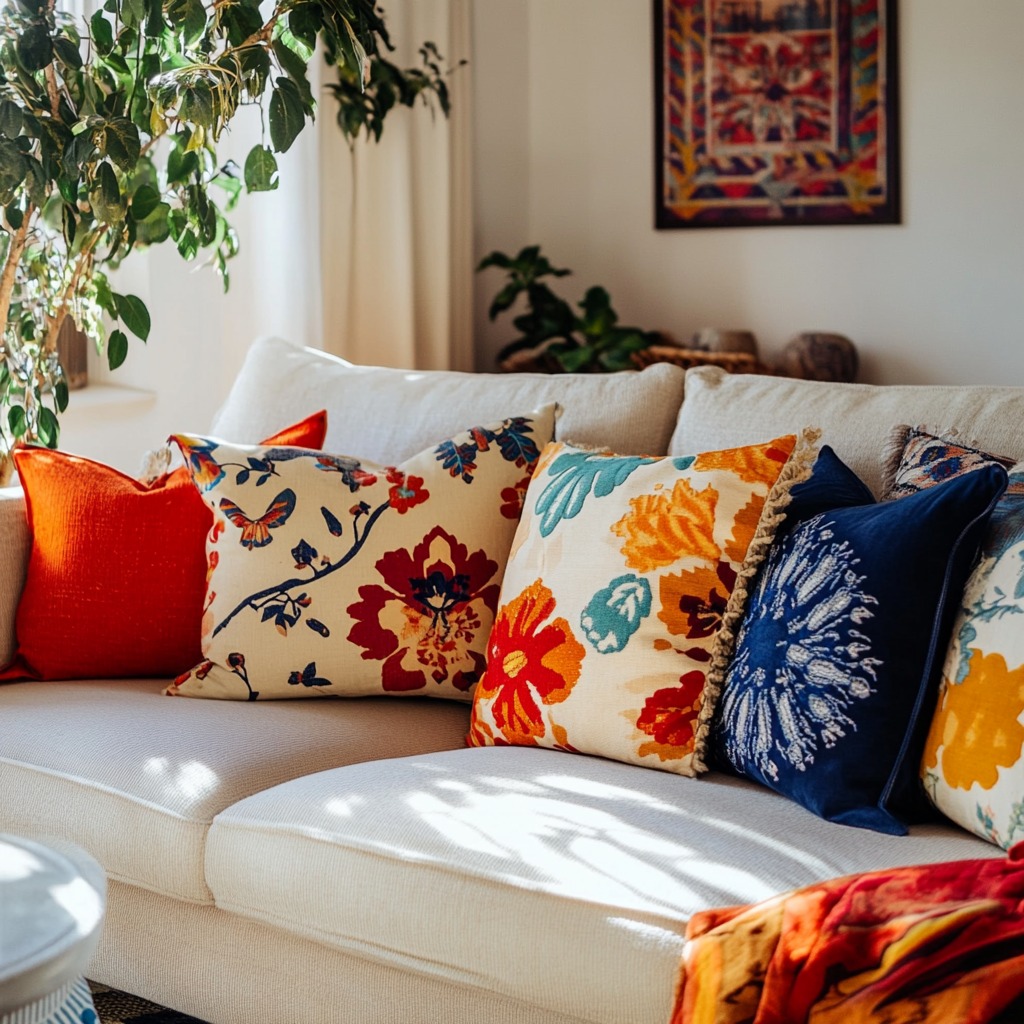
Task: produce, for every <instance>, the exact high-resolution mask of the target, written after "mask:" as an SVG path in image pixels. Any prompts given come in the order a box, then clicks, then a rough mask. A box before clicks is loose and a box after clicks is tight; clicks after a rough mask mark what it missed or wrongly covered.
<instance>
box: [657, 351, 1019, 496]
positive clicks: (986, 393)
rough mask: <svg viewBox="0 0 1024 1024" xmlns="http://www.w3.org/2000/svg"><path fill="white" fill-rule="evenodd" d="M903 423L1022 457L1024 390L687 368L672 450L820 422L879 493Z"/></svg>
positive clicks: (699, 448)
mask: <svg viewBox="0 0 1024 1024" xmlns="http://www.w3.org/2000/svg"><path fill="white" fill-rule="evenodd" d="M901 423H909V424H913V425H915V426H916V425H917V424H922V425H924V426H926V427H931V428H933V429H934V430H938V431H944V430H947V429H949V428H955V429H956V430H957V431H958V433H959V436H960V437H962V438H963V439H964V441H965V442H966V443H969V444H974V445H977V446H978V447H979V448H983V449H984V450H985V451H989V452H995V453H997V454H999V455H1006V456H1009V457H1010V458H1013V459H1024V429H1022V426H1024V388H1015V387H989V386H982V385H967V386H963V387H950V386H925V385H903V384H890V385H885V386H879V385H872V384H835V383H829V382H822V381H810V380H790V379H788V378H784V377H769V376H757V375H753V374H742V375H740V374H734V375H730V374H727V373H725V372H723V371H722V370H720V369H718V368H717V367H699V368H697V369H693V370H690V371H688V372H687V375H686V400H685V402H684V403H683V407H682V410H681V412H680V414H679V422H678V423H677V424H676V429H675V433H674V434H673V435H672V441H671V444H670V448H669V451H670V454H672V455H692V454H694V453H695V452H703V451H710V450H712V449H717V448H733V447H738V446H740V445H747V444H756V443H758V442H760V441H764V440H766V439H768V438H771V437H777V436H779V435H780V434H786V433H793V432H794V431H798V430H800V429H801V428H803V427H805V426H814V427H820V428H821V431H822V435H821V441H822V443H823V444H828V445H831V446H832V448H833V449H834V450H835V452H836V454H837V455H838V456H839V457H840V458H841V459H842V460H843V462H845V463H846V464H847V465H848V466H849V467H850V468H851V469H852V470H853V471H854V472H855V473H856V474H857V475H858V476H859V477H860V478H861V479H862V480H863V481H864V482H865V483H866V484H867V485H868V486H869V487H870V488H871V490H872V491H873V492H874V494H875V495H876V496H877V495H878V494H879V493H880V491H881V483H882V470H881V463H882V452H883V450H884V449H885V447H886V442H887V440H888V437H889V433H890V431H891V430H892V428H893V427H894V426H896V425H898V424H901Z"/></svg>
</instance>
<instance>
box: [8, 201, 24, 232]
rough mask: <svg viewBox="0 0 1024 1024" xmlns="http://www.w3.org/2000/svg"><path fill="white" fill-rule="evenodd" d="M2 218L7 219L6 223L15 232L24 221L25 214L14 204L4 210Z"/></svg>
mask: <svg viewBox="0 0 1024 1024" xmlns="http://www.w3.org/2000/svg"><path fill="white" fill-rule="evenodd" d="M4 216H5V217H6V218H7V223H8V224H10V225H11V227H12V228H14V230H15V231H17V230H18V228H20V227H21V225H22V222H23V221H24V220H25V213H24V211H23V210H22V209H21V207H20V206H18V205H17V204H16V203H10V204H9V205H8V206H6V207H5V208H4Z"/></svg>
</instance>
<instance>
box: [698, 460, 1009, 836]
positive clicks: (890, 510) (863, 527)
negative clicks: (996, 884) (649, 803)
mask: <svg viewBox="0 0 1024 1024" xmlns="http://www.w3.org/2000/svg"><path fill="white" fill-rule="evenodd" d="M1005 487H1006V471H1005V470H1004V469H1002V467H1000V466H986V467H983V468H981V469H979V470H978V471H977V472H974V473H970V474H968V475H966V476H964V477H962V478H960V479H956V480H951V481H949V482H947V483H944V484H942V485H940V486H937V487H933V488H931V489H929V490H925V491H921V492H920V493H918V494H915V495H912V496H910V497H908V498H904V499H903V500H902V501H897V502H885V503H882V504H876V503H875V501H874V498H873V497H872V495H871V493H870V491H869V490H868V489H867V487H866V486H865V485H864V484H862V483H861V482H860V480H859V479H858V478H857V477H856V476H855V475H854V473H853V472H852V471H851V470H849V469H848V468H847V467H846V466H845V465H844V464H843V463H842V462H841V461H840V460H839V458H838V457H837V456H836V455H835V454H834V453H833V452H832V450H831V449H830V448H829V447H827V446H826V447H823V448H822V450H821V454H820V455H819V457H818V461H817V463H816V465H815V468H814V473H813V475H812V476H811V478H810V480H808V481H806V482H803V483H801V484H799V485H797V486H796V487H794V488H793V491H792V495H791V497H792V502H791V504H790V506H789V509H788V510H787V516H788V522H787V525H786V527H785V529H784V531H783V532H782V533H781V536H780V537H779V538H778V539H777V540H776V544H775V546H774V547H773V548H772V551H771V552H770V553H769V555H768V558H767V559H766V561H765V563H764V566H763V567H762V571H761V574H760V576H759V578H758V581H757V583H756V586H755V588H754V593H753V596H752V597H751V599H750V601H749V602H748V606H747V610H746V614H745V616H744V619H743V622H742V624H741V626H740V628H739V631H738V635H737V638H736V645H735V652H734V657H733V660H732V663H731V665H730V667H729V669H728V672H727V674H726V681H725V686H724V689H723V693H722V698H721V701H720V703H719V706H718V712H717V714H716V718H715V724H714V735H715V747H716V752H717V754H718V756H719V758H720V759H721V760H722V761H723V762H724V763H725V764H727V765H728V766H731V767H732V768H733V769H734V770H735V771H737V772H738V773H740V774H741V775H746V776H749V777H751V778H753V779H756V780H758V781H759V782H761V783H763V784H764V785H766V786H769V787H770V788H772V789H774V790H776V791H778V792H780V793H783V794H785V795H786V796H788V797H790V798H791V799H793V800H795V801H797V802H798V803H800V804H802V805H803V806H804V807H806V808H808V809H809V810H811V811H813V812H814V813H815V814H818V815H820V816H821V817H823V818H825V819H827V820H829V821H836V822H842V823H844V824H848V825H856V826H860V827H864V828H872V829H876V830H878V831H881V832H888V833H891V834H897V835H898V834H903V833H904V832H905V831H906V825H905V819H906V818H908V817H911V816H913V815H914V814H915V813H916V811H917V803H918V796H919V794H918V791H919V784H918V780H917V773H916V769H917V764H918V762H919V760H920V754H921V749H922V746H923V742H924V731H925V730H926V729H927V724H928V719H929V716H930V712H931V708H932V706H933V703H934V694H935V691H936V687H937V678H936V676H937V670H938V668H939V661H938V659H941V657H942V651H943V647H944V643H945V639H944V638H945V637H946V636H948V625H949V616H948V614H947V606H948V605H950V604H951V600H950V599H952V601H955V599H956V594H958V593H959V591H960V589H961V588H962V586H963V580H964V579H965V578H966V575H967V572H968V570H969V566H970V559H971V558H972V557H973V555H974V551H975V546H976V544H977V540H978V537H979V536H980V531H981V529H982V528H983V527H984V523H985V521H986V519H987V516H988V514H989V512H990V511H991V509H992V506H993V505H994V503H995V502H996V500H997V499H998V498H999V496H1000V494H1002V492H1003V490H1004V489H1005Z"/></svg>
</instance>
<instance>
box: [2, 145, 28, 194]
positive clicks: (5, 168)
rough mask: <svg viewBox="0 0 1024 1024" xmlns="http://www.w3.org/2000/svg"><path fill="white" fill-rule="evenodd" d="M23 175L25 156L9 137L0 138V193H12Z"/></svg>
mask: <svg viewBox="0 0 1024 1024" xmlns="http://www.w3.org/2000/svg"><path fill="white" fill-rule="evenodd" d="M24 176H25V158H24V157H23V156H22V154H21V150H20V149H18V147H17V146H16V145H15V144H14V143H13V142H11V141H10V139H0V194H4V195H6V194H7V193H13V192H14V190H15V189H16V188H17V187H18V186H19V185H20V184H21V181H22V179H23V178H24ZM12 198H13V196H12ZM7 202H10V199H8V200H7Z"/></svg>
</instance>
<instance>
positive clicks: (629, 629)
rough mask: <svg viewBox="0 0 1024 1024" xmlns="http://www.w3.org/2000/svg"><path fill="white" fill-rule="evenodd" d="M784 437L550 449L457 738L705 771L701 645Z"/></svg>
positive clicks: (719, 611) (708, 650)
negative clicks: (715, 447) (719, 444)
mask: <svg viewBox="0 0 1024 1024" xmlns="http://www.w3.org/2000/svg"><path fill="white" fill-rule="evenodd" d="M795 443H796V438H795V437H783V438H778V439H776V440H774V441H770V442H768V443H766V444H762V445H754V446H751V447H747V448H737V449H733V450H730V451H723V452H709V453H705V454H703V455H697V456H689V457H685V458H641V457H627V456H617V455H609V454H606V453H601V452H594V451H586V450H583V449H581V448H577V447H574V446H572V445H569V444H561V443H559V444H552V445H550V446H549V447H548V448H547V449H546V450H545V452H544V454H543V456H542V458H541V462H540V465H539V467H538V469H537V471H536V473H535V474H534V476H533V478H532V480H531V481H530V485H529V489H528V491H527V494H526V507H525V510H524V513H523V519H522V522H521V524H520V526H519V530H518V532H517V534H516V539H515V542H514V544H513V553H512V555H511V558H510V560H509V565H508V568H507V570H506V573H505V580H504V583H503V585H502V591H501V594H502V596H501V603H500V607H499V609H498V615H497V619H496V620H495V623H494V628H493V630H492V631H491V640H490V643H489V645H488V652H487V653H488V664H487V671H486V674H485V676H484V679H483V680H482V681H481V682H480V684H479V685H478V687H477V690H476V695H475V698H474V703H473V716H472V724H471V728H470V733H469V736H468V742H469V743H470V745H476V746H484V745H491V744H498V745H503V744H520V745H530V746H541V747H550V748H555V749H559V750H567V751H573V752H577V753H585V754H598V755H602V756H604V757H609V758H614V759H616V760H620V761H626V762H631V763H634V764H640V765H646V766H649V767H654V768H661V769H665V770H667V771H673V772H678V773H679V774H682V775H693V774H696V773H697V772H698V771H700V770H703V767H704V765H703V761H702V753H703V751H702V742H701V731H700V729H699V718H700V712H701V707H702V703H703V701H704V699H705V681H706V679H707V676H708V673H709V669H710V668H711V662H712V646H713V644H714V641H715V637H716V634H717V633H718V631H719V627H720V625H721V623H722V620H723V615H725V613H726V608H727V605H728V602H729V599H730V594H731V593H732V591H733V588H734V586H735V585H736V580H737V575H738V573H739V571H740V569H741V567H742V566H743V563H744V558H745V557H746V555H747V549H748V546H749V545H750V543H751V540H752V539H753V538H754V536H755V532H756V531H757V530H758V526H759V523H760V521H761V519H762V511H763V510H764V508H765V503H766V499H767V498H768V495H769V492H770V491H771V489H772V486H773V485H774V484H775V482H776V480H777V479H778V478H779V476H780V473H781V472H782V470H783V467H784V465H785V464H786V463H787V460H788V459H789V456H790V454H791V453H792V451H793V449H794V446H795Z"/></svg>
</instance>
